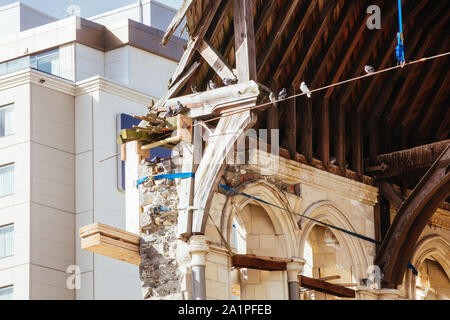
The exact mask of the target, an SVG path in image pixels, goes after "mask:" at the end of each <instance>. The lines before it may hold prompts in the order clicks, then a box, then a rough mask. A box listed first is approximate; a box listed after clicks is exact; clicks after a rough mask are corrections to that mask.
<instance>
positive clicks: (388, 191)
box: [380, 181, 404, 210]
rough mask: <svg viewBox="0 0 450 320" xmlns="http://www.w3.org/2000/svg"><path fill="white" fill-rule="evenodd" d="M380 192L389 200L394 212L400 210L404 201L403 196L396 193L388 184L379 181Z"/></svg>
mask: <svg viewBox="0 0 450 320" xmlns="http://www.w3.org/2000/svg"><path fill="white" fill-rule="evenodd" d="M380 192H381V194H382V195H383V196H384V197H385V198H386V199H388V200H389V203H390V204H391V206H392V207H393V208H395V209H396V210H398V209H400V207H401V206H402V203H403V201H404V198H403V196H402V195H401V193H400V192H398V191H397V190H396V189H395V188H394V187H393V186H392V185H391V184H390V183H388V182H386V181H380Z"/></svg>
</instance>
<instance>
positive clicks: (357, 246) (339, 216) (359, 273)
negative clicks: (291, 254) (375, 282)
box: [298, 200, 370, 281]
mask: <svg viewBox="0 0 450 320" xmlns="http://www.w3.org/2000/svg"><path fill="white" fill-rule="evenodd" d="M304 215H305V216H307V217H310V218H313V219H316V220H319V221H323V222H326V223H329V224H332V225H334V226H337V227H340V228H342V229H346V230H349V231H352V232H357V231H356V229H355V228H354V227H353V225H352V223H351V222H350V220H349V219H348V218H347V216H346V215H345V214H344V213H343V212H342V211H340V210H339V209H338V208H337V207H336V206H335V205H334V204H333V203H332V202H331V201H328V200H326V201H319V202H316V203H314V204H312V205H311V206H309V207H308V208H307V209H306V210H305V213H304ZM300 222H303V225H302V231H301V234H300V238H299V241H298V243H299V253H298V255H299V257H300V258H303V259H304V250H305V243H306V241H307V239H308V236H309V234H310V232H311V230H312V228H313V227H314V226H315V225H320V224H318V223H317V222H315V221H312V220H309V219H305V218H302V219H301V221H300ZM330 230H331V231H333V234H334V236H335V237H336V239H337V240H338V241H339V243H340V244H342V245H343V246H344V248H345V249H346V250H347V252H348V254H349V256H350V258H351V262H352V265H353V266H355V280H357V281H359V279H361V278H363V277H364V276H365V275H366V270H367V267H368V266H369V265H370V262H369V259H368V257H367V255H366V254H365V253H364V246H363V244H362V241H363V240H361V239H359V238H356V237H353V236H350V235H347V234H345V233H342V232H339V231H335V230H333V229H330Z"/></svg>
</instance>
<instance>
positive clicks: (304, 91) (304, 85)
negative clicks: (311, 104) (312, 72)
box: [300, 81, 311, 98]
mask: <svg viewBox="0 0 450 320" xmlns="http://www.w3.org/2000/svg"><path fill="white" fill-rule="evenodd" d="M300 90H302V92H303V93H306V96H307V97H308V98H311V91H310V90H309V89H308V87H307V86H306V83H305V81H302V83H301V84H300Z"/></svg>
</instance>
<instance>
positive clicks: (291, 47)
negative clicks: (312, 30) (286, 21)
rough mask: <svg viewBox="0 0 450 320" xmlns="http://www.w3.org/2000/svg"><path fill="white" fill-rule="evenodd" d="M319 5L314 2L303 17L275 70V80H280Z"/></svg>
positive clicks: (315, 0) (314, 0) (313, 0)
mask: <svg viewBox="0 0 450 320" xmlns="http://www.w3.org/2000/svg"><path fill="white" fill-rule="evenodd" d="M316 4H317V0H312V1H311V2H310V4H309V7H308V9H307V10H306V12H305V14H304V16H303V17H302V19H301V20H300V23H299V25H298V27H297V29H296V30H295V33H294V34H293V36H292V37H290V39H291V40H290V41H289V45H288V46H287V48H286V50H285V51H284V53H283V57H282V58H281V61H280V63H279V64H278V67H277V69H276V70H275V73H274V76H273V78H274V79H279V77H280V75H281V72H282V70H283V68H282V67H283V66H284V65H285V64H286V62H287V61H288V59H289V58H290V57H291V53H292V51H293V50H294V49H295V47H296V45H297V42H298V40H299V39H300V36H301V35H302V34H303V30H304V29H305V27H306V25H307V22H308V21H309V17H310V16H311V14H312V13H313V11H314V9H315V7H316Z"/></svg>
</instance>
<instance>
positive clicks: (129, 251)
mask: <svg viewBox="0 0 450 320" xmlns="http://www.w3.org/2000/svg"><path fill="white" fill-rule="evenodd" d="M81 249H83V250H87V251H91V252H94V253H97V254H101V255H104V256H107V257H110V258H113V259H116V260H120V261H125V262H128V263H131V264H135V265H139V264H140V260H141V258H140V255H139V245H131V244H129V243H125V242H122V241H120V240H116V239H111V238H109V237H107V236H104V235H102V234H100V233H97V234H94V235H90V236H88V237H86V238H82V239H81Z"/></svg>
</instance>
